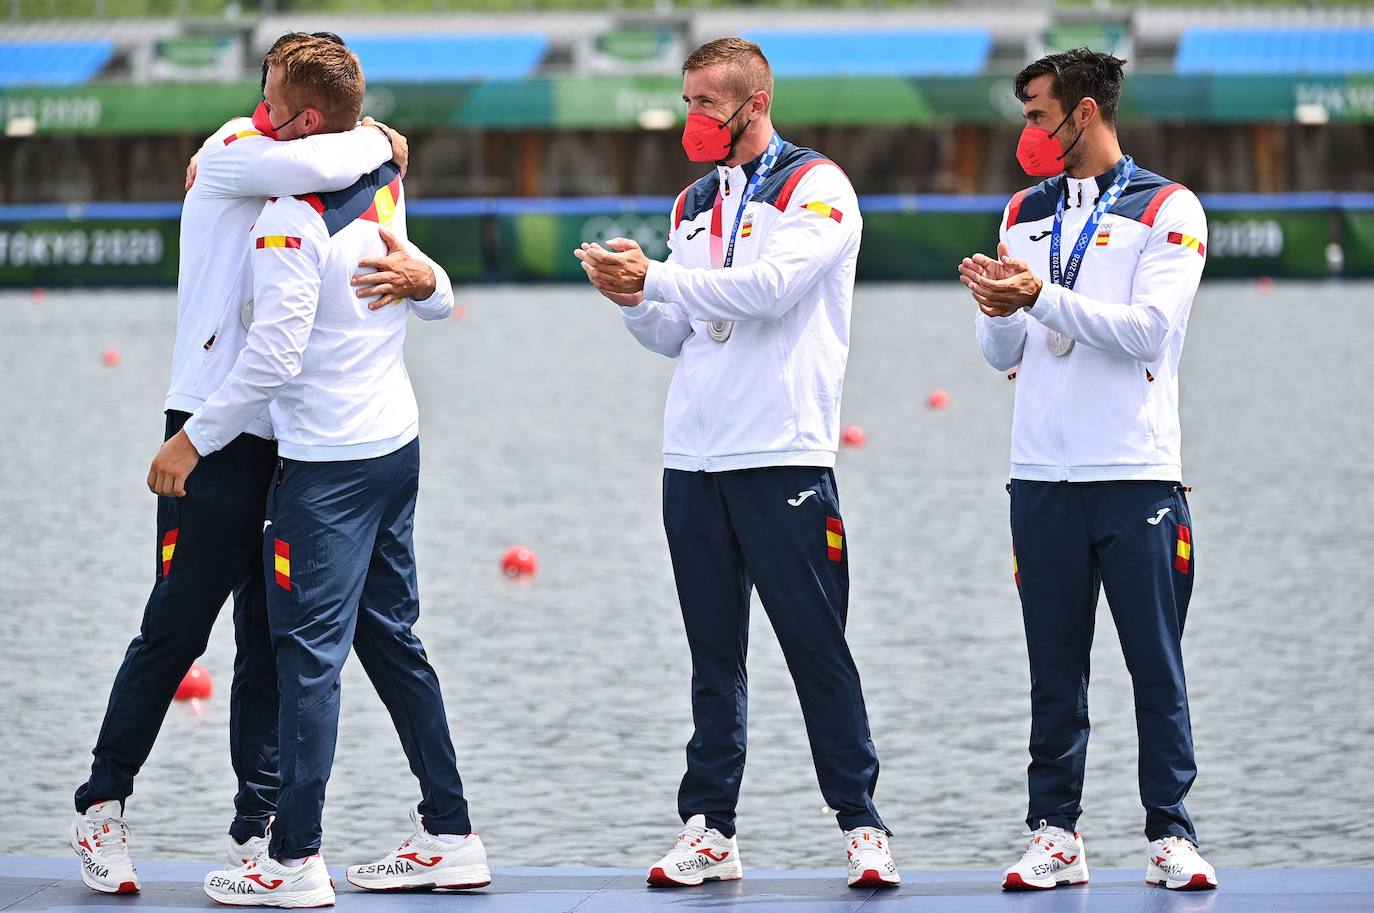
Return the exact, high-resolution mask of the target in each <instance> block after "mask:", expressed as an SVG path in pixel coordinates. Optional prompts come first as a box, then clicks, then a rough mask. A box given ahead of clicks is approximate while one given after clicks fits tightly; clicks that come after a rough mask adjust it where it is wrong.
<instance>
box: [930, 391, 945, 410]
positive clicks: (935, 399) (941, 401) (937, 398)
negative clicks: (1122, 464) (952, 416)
mask: <svg viewBox="0 0 1374 913" xmlns="http://www.w3.org/2000/svg"><path fill="white" fill-rule="evenodd" d="M926 405H927V406H929V407H930V408H932V409H948V408H949V394H948V393H946V392H945V391H944V390H931V391H930V395H929V396H927V397H926Z"/></svg>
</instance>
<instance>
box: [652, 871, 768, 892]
mask: <svg viewBox="0 0 1374 913" xmlns="http://www.w3.org/2000/svg"><path fill="white" fill-rule="evenodd" d="M743 877H744V870H743V869H741V868H740V867H739V866H735V867H733V868H732V869H728V870H726V872H725V874H722V875H703V876H702V877H701V878H698V879H697V880H696V881H678V880H677V879H675V878H672V877H670V876H669V875H668V873H667V872H665V871H664V870H663V867H662V866H654V867H653V868H652V869H650V870H649V877H648V878H647V879H646V883H647V884H648V885H649V887H651V888H697V887H700V886H701V885H703V884H705V883H706V882H708V881H739V880H740V879H741V878H743Z"/></svg>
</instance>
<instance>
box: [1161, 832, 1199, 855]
mask: <svg viewBox="0 0 1374 913" xmlns="http://www.w3.org/2000/svg"><path fill="white" fill-rule="evenodd" d="M1160 842H1161V843H1163V844H1164V846H1166V847H1168V848H1169V849H1170V850H1175V851H1177V850H1181V851H1183V852H1185V853H1193V854H1194V855H1196V854H1197V847H1195V846H1193V843H1192V841H1191V840H1189V839H1188V838H1187V837H1180V836H1178V835H1177V834H1170V835H1169V836H1168V837H1165V838H1164V839H1163V840H1162V841H1160Z"/></svg>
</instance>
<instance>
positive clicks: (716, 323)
mask: <svg viewBox="0 0 1374 913" xmlns="http://www.w3.org/2000/svg"><path fill="white" fill-rule="evenodd" d="M781 152H782V137H780V136H778V134H777V131H774V132H773V137H772V139H770V140H769V141H768V148H767V149H766V150H764V153H763V155H762V157H760V158H759V167H758V168H756V169H754V174H753V176H752V177H751V178H749V183H748V184H747V185H745V188H744V194H743V195H742V196H741V197H740V200H739V209H737V210H736V211H735V227H734V228H733V229H732V230H731V232H730V246H729V247H727V248H726V250H725V261H724V263H723V264H722V268H723V269H729V268H730V264H732V263H734V262H735V241H736V240H737V239H738V238H739V227H740V223H741V222H743V221H744V209H745V207H746V206H748V205H749V201H750V200H751V199H753V197H754V194H755V193H757V192H758V189H759V184H761V183H763V179H764V177H765V176H766V175H767V174H768V172H769V171H772V170H773V166H774V165H776V164H777V162H778V155H779V154H780V153H781ZM706 331H707V332H708V333H709V334H710V336H711V338H712V339H714V340H715V341H716V342H724V341H725V340H727V339H729V338H730V334H731V333H733V332H734V331H735V322H734V321H733V320H712V321H710V322H709V323H708V324H707V325H706Z"/></svg>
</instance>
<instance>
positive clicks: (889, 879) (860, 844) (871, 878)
mask: <svg viewBox="0 0 1374 913" xmlns="http://www.w3.org/2000/svg"><path fill="white" fill-rule="evenodd" d="M890 839H891V838H890V837H888V835H887V832H886V831H881V830H876V829H874V828H871V827H856V828H854V830H852V831H846V832H845V835H844V842H845V849H846V850H847V851H848V852H849V886H850V887H851V888H895V887H897V885H899V884H901V883H902V876H901V875H899V874H897V863H895V862H893V861H892V845H891V844H890V843H889V840H890Z"/></svg>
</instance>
